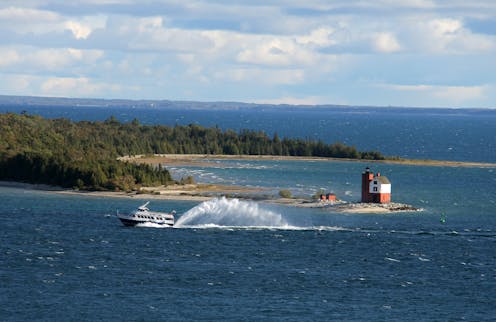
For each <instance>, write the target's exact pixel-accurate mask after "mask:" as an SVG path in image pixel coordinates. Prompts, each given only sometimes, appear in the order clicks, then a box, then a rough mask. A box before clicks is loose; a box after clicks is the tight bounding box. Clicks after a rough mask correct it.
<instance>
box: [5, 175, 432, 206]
mask: <svg viewBox="0 0 496 322" xmlns="http://www.w3.org/2000/svg"><path fill="white" fill-rule="evenodd" d="M186 186H188V187H184V186H177V185H174V186H173V187H163V188H162V190H160V193H156V191H157V190H158V189H159V188H160V187H153V188H152V187H148V188H146V189H153V190H152V191H154V192H149V193H138V192H137V191H133V192H124V191H84V190H83V191H80V190H74V189H65V188H61V187H52V186H48V185H43V184H29V183H24V182H12V181H0V187H7V188H14V189H23V190H34V191H42V192H47V193H54V194H60V195H73V196H90V197H99V198H128V199H137V200H169V201H190V202H198V203H200V202H204V201H208V200H212V199H215V198H229V199H230V198H236V199H240V200H246V201H253V202H262V203H268V204H274V205H281V206H286V207H296V208H313V209H322V210H328V211H333V212H336V213H348V214H387V213H398V212H414V211H422V209H420V208H416V207H413V206H411V205H407V204H401V203H395V202H392V203H389V204H372V203H369V204H365V203H361V202H347V201H342V200H340V201H336V202H333V203H328V202H323V201H320V200H313V199H309V198H281V197H279V198H278V197H274V198H268V197H264V196H261V197H254V196H250V195H249V194H248V193H253V192H260V191H263V189H261V188H260V189H259V188H255V189H254V188H244V187H235V186H221V185H208V184H206V185H197V184H194V185H186ZM188 189H189V190H188ZM228 191H229V192H230V193H231V194H233V193H238V194H239V195H231V196H230V194H229V193H227V192H228Z"/></svg>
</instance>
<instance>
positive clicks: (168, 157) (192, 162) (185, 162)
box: [118, 154, 496, 168]
mask: <svg viewBox="0 0 496 322" xmlns="http://www.w3.org/2000/svg"><path fill="white" fill-rule="evenodd" d="M118 160H120V161H125V162H133V163H145V164H159V163H168V165H172V166H202V167H208V166H217V164H216V163H215V162H213V161H212V160H266V161H328V162H361V163H383V164H399V165H411V166H434V167H467V168H496V163H489V162H469V161H447V160H416V159H400V160H363V159H347V158H328V157H300V156H273V155H225V154H155V155H153V156H151V155H134V156H123V157H120V158H118Z"/></svg>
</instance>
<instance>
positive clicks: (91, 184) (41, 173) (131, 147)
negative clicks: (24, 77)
mask: <svg viewBox="0 0 496 322" xmlns="http://www.w3.org/2000/svg"><path fill="white" fill-rule="evenodd" d="M168 153H172V154H227V155H279V156H315V157H335V158H351V159H373V160H381V159H384V157H383V156H382V155H381V154H380V153H379V152H374V151H372V152H359V151H357V150H356V148H355V147H349V146H346V145H343V144H341V143H335V144H326V143H323V142H322V141H311V140H303V139H288V138H282V139H280V138H279V137H278V135H277V134H274V136H273V137H272V138H270V137H269V136H268V135H267V134H265V133H264V132H263V131H253V130H241V131H240V132H235V131H233V130H226V131H222V130H221V129H219V128H218V127H213V128H204V127H201V126H199V125H194V124H192V125H187V126H180V125H176V126H174V127H169V126H162V125H156V126H145V125H141V124H140V123H139V122H138V120H134V121H132V122H130V123H121V122H119V121H117V120H116V119H115V118H114V117H110V118H109V119H107V120H106V121H104V122H89V121H80V122H72V121H70V120H67V119H45V118H42V117H41V116H35V115H27V114H14V113H6V114H0V180H14V181H25V182H30V183H45V184H51V185H59V186H62V187H71V188H72V187H76V188H79V189H96V190H131V189H136V188H137V187H139V186H142V185H143V186H152V185H161V184H164V185H167V184H170V183H172V182H173V180H172V178H171V176H170V174H169V172H168V171H167V170H165V169H162V168H161V167H158V168H154V167H151V166H148V165H137V164H133V163H126V162H121V161H117V158H118V157H119V156H124V155H136V154H168Z"/></svg>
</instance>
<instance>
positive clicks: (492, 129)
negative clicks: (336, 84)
mask: <svg viewBox="0 0 496 322" xmlns="http://www.w3.org/2000/svg"><path fill="white" fill-rule="evenodd" d="M6 111H11V112H21V111H27V112H28V113H32V114H38V115H42V116H45V117H49V118H58V117H65V118H69V119H72V120H76V121H79V120H95V121H96V120H105V119H107V118H109V117H110V116H115V117H116V118H117V119H119V120H120V121H123V122H131V121H132V120H133V119H134V118H137V119H138V120H140V122H141V123H142V124H164V125H169V126H174V125H175V124H181V125H187V124H200V125H202V126H208V127H211V126H219V127H220V128H221V129H235V130H239V129H255V130H263V131H265V132H266V133H267V134H268V135H270V136H272V135H273V134H274V133H276V132H277V133H278V135H279V136H280V137H291V138H293V137H298V138H304V139H306V138H309V139H312V140H322V141H324V142H326V143H334V142H342V143H345V144H347V145H352V146H356V147H357V148H358V149H359V150H367V151H368V150H376V151H380V152H382V153H383V154H384V155H389V156H400V157H403V158H412V159H436V160H455V161H479V162H496V139H495V137H496V110H469V109H461V110H455V109H449V110H442V109H407V108H404V109H401V108H396V109H393V108H392V109H387V108H313V109H308V108H292V109H289V110H288V109H285V108H282V107H280V108H277V107H276V108H274V107H272V108H270V107H264V106H263V105H261V106H259V107H258V108H244V109H243V108H242V109H239V110H224V109H222V110H218V109H201V110H194V109H180V108H173V107H171V108H167V109H164V108H162V109H158V108H154V109H152V108H132V107H112V108H103V107H81V106H57V107H51V106H32V105H0V112H6Z"/></svg>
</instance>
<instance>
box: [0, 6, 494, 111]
mask: <svg viewBox="0 0 496 322" xmlns="http://www.w3.org/2000/svg"><path fill="white" fill-rule="evenodd" d="M0 28H1V29H0V30H2V32H1V34H0V94H3V95H36V96H61V97H95V98H128V99H171V100H195V101H241V102H256V103H289V104H349V105H374V106H389V105H392V106H418V107H481V108H485V107H490V108H494V107H496V1H493V0H472V1H466V0H451V1H446V0H375V1H366V0H356V1H353V0H335V1H332V0H329V1H324V0H305V1H303V0H281V1H271V0H265V1H261V0H252V1H248V0H231V1H228V0H212V1H186V0H144V1H131V0H72V1H65V0H36V1H35V0H24V1H9V0H3V1H2V2H0Z"/></svg>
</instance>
